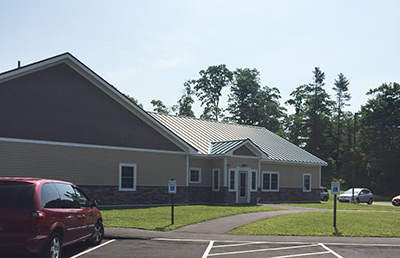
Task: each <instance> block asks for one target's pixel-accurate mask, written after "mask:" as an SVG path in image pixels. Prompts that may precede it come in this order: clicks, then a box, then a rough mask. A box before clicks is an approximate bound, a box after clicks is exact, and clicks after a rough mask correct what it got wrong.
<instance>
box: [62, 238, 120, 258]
mask: <svg viewBox="0 0 400 258" xmlns="http://www.w3.org/2000/svg"><path fill="white" fill-rule="evenodd" d="M114 241H115V239H111V240H109V241H107V242H104V243H102V244H100V245H98V246H95V247H92V248H90V249H88V250H86V251H83V252H82V253H79V254H77V255H74V256H71V257H70V258H77V257H80V256H82V255H85V254H87V253H90V252H91V251H94V250H96V249H98V248H100V247H103V246H105V245H108V244H110V243H112V242H114Z"/></svg>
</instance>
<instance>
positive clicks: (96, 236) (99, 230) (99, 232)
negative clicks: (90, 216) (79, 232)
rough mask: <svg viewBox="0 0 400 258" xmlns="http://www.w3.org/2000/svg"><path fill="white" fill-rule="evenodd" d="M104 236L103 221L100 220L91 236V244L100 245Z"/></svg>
mask: <svg viewBox="0 0 400 258" xmlns="http://www.w3.org/2000/svg"><path fill="white" fill-rule="evenodd" d="M103 237H104V227H103V223H101V222H100V221H98V222H97V223H96V225H95V226H94V232H93V234H92V236H91V237H90V238H89V244H90V245H98V244H100V243H101V241H102V240H103Z"/></svg>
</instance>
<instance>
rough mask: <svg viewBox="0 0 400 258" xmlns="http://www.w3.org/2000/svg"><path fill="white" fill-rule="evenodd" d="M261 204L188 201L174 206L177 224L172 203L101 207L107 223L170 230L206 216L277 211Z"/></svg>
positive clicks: (204, 218)
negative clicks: (207, 203)
mask: <svg viewBox="0 0 400 258" xmlns="http://www.w3.org/2000/svg"><path fill="white" fill-rule="evenodd" d="M274 210H279V209H275V208H269V207H262V206H239V205H232V206H218V205H185V206H175V209H174V215H175V216H174V217H175V219H174V220H175V221H174V225H171V207H170V206H162V207H138V208H129V209H102V210H101V214H102V216H103V221H104V226H106V227H124V228H138V229H147V230H157V231H169V230H172V229H175V228H179V227H183V226H187V225H190V224H194V223H198V222H201V221H205V220H210V219H215V218H220V217H225V216H230V215H235V214H241V213H249V212H259V211H274Z"/></svg>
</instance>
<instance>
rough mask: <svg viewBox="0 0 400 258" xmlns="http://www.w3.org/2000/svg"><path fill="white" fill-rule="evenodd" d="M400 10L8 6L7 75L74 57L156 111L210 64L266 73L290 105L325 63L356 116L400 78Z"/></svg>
mask: <svg viewBox="0 0 400 258" xmlns="http://www.w3.org/2000/svg"><path fill="white" fill-rule="evenodd" d="M399 10H400V1H396V0H392V1H389V0H380V1H369V0H363V1H358V0H357V1H343V0H336V1H321V0H320V1H313V0H309V1H306V0H292V1H285V0H282V1H267V0H266V1H261V0H260V1H257V0H246V1H236V0H214V1H209V0H201V1H175V0H170V1H167V0H165V1H161V0H158V1H152V0H146V1H117V0H116V1H101V0H97V1H63V2H61V1H6V0H0V31H1V40H0V71H1V72H3V71H6V70H10V69H13V68H15V67H16V66H17V61H18V60H20V61H21V62H22V65H25V64H29V63H32V62H35V61H39V60H41V59H45V58H48V57H51V56H54V55H58V54H60V53H64V52H70V53H71V54H73V55H74V56H75V57H77V58H78V59H79V60H80V61H82V62H83V63H85V64H86V65H87V66H88V67H90V68H91V69H92V70H94V71H95V72H96V73H98V74H99V75H100V76H102V77H103V78H104V79H105V80H107V81H108V82H109V83H111V84H112V85H114V86H115V87H116V88H118V89H119V90H120V91H122V92H124V93H126V94H129V95H131V96H133V97H134V98H136V99H138V100H139V102H140V103H142V104H143V105H144V108H145V109H146V110H152V105H151V104H150V101H151V100H152V99H161V100H162V101H163V102H164V103H165V104H166V105H167V106H172V105H174V104H176V101H177V100H178V99H179V98H180V96H181V95H182V92H183V83H184V82H185V81H186V80H188V79H197V78H198V77H199V74H198V72H199V71H200V70H202V69H206V68H207V67H208V66H211V65H218V64H226V65H227V67H228V68H229V69H230V70H235V69H236V68H245V67H247V68H256V69H258V70H259V71H260V73H261V83H262V85H268V86H269V87H277V88H278V89H279V90H280V92H281V95H282V99H281V103H284V102H285V101H286V100H287V99H288V98H289V94H290V93H291V92H292V91H293V90H294V89H295V88H296V87H297V86H299V85H302V84H305V83H310V82H311V81H312V76H313V74H312V70H313V69H314V67H316V66H318V67H320V68H321V70H322V71H323V72H325V75H326V80H325V84H326V86H325V87H326V90H327V91H328V93H330V94H331V95H332V97H334V96H333V94H334V92H333V91H332V87H333V83H334V80H335V79H337V75H338V73H343V74H344V75H345V76H346V77H347V78H348V79H349V81H350V93H351V95H352V99H351V101H350V104H351V106H350V107H348V108H347V109H348V110H350V111H352V112H355V111H358V110H359V109H360V106H361V105H364V104H365V103H366V101H367V99H368V97H367V96H366V94H365V93H366V92H367V91H368V90H369V89H371V88H376V87H378V86H380V85H381V84H382V83H384V82H394V81H396V82H399V81H400V80H399V76H400V65H399V60H400V28H399V25H400V16H399ZM227 93H228V92H227V90H225V91H224V94H225V96H226V94H227ZM223 101H226V97H225V98H224V100H223ZM223 105H225V104H223ZM195 113H196V116H199V115H200V113H201V109H200V107H199V106H198V105H196V106H195Z"/></svg>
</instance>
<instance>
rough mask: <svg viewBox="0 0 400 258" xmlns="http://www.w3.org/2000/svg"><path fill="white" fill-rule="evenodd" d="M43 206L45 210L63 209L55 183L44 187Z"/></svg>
mask: <svg viewBox="0 0 400 258" xmlns="http://www.w3.org/2000/svg"><path fill="white" fill-rule="evenodd" d="M42 206H43V207H44V208H61V206H62V204H61V199H60V195H59V194H58V191H57V189H56V186H55V185H54V183H46V184H44V185H43V186H42Z"/></svg>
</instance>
